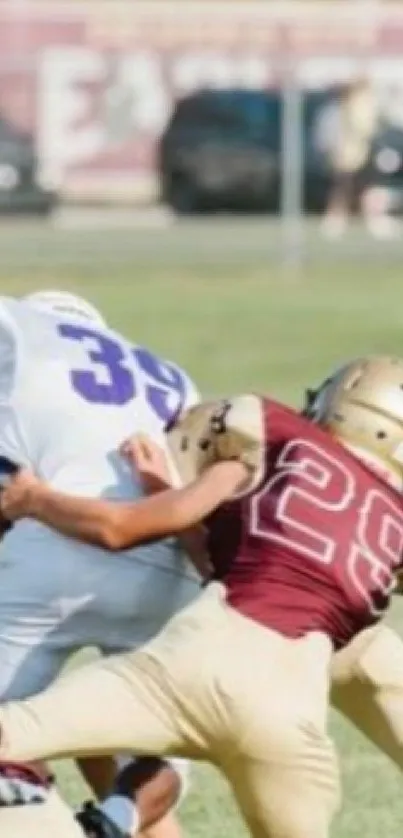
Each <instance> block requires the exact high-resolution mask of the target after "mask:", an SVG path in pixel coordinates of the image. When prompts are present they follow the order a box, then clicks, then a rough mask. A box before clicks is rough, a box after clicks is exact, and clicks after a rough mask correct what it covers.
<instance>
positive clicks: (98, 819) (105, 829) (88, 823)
mask: <svg viewBox="0 0 403 838" xmlns="http://www.w3.org/2000/svg"><path fill="white" fill-rule="evenodd" d="M76 821H77V822H78V823H79V824H80V826H81V827H82V829H83V830H84V834H85V835H87V836H88V838H130V836H129V835H128V834H127V833H126V832H122V831H121V830H120V829H119V828H118V827H117V826H115V824H114V823H113V822H112V821H111V820H110V819H109V818H108V817H107V815H105V814H104V813H103V812H101V810H100V809H98V806H96V805H95V804H94V803H85V804H84V807H83V809H81V811H80V812H78V813H77V814H76Z"/></svg>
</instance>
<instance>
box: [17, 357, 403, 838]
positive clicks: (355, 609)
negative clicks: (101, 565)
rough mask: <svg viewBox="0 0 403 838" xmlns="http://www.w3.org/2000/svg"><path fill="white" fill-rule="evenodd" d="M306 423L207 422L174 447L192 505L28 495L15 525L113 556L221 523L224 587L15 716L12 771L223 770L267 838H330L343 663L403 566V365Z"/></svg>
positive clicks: (149, 461)
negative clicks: (336, 684)
mask: <svg viewBox="0 0 403 838" xmlns="http://www.w3.org/2000/svg"><path fill="white" fill-rule="evenodd" d="M306 413H307V415H306V416H301V415H299V414H297V413H295V411H293V410H291V409H289V408H287V407H285V406H283V405H280V404H278V403H276V402H273V401H272V400H270V399H264V398H259V397H257V396H250V395H249V396H240V397H236V398H233V399H229V400H222V401H220V402H213V403H207V404H206V403H205V404H202V405H200V406H199V407H196V408H194V409H193V410H191V411H190V412H189V413H188V414H187V415H186V416H184V417H183V418H182V419H181V420H180V421H179V422H178V423H177V424H176V426H175V427H174V428H173V429H172V430H171V432H170V447H171V450H172V453H173V455H174V459H175V463H176V467H177V469H178V470H179V473H180V475H181V477H182V480H183V482H184V484H185V488H183V489H179V490H172V489H171V490H170V489H168V490H167V491H160V492H158V493H157V494H156V495H155V496H154V497H151V498H147V499H144V500H142V501H139V502H137V503H133V504H130V503H129V504H113V503H108V502H106V501H105V502H104V501H91V500H84V499H74V498H68V497H66V496H63V495H60V494H58V493H55V492H53V491H52V490H50V489H49V488H48V487H46V486H43V485H42V484H40V482H38V481H36V480H35V478H33V477H32V476H30V475H27V474H25V475H24V473H23V474H21V475H20V476H19V477H17V478H13V481H12V483H11V485H10V487H9V489H6V490H5V492H4V494H3V498H2V510H3V514H4V515H5V517H6V518H10V519H13V518H15V517H18V516H20V515H27V514H29V515H32V516H34V517H36V518H38V519H39V520H41V521H42V522H44V523H47V524H49V525H51V526H55V527H56V528H57V529H59V530H60V531H61V532H63V533H64V534H66V535H69V536H74V537H79V538H82V539H84V540H87V541H89V542H90V543H95V544H103V545H104V546H109V547H110V548H111V549H124V548H125V547H128V546H129V545H130V546H131V545H133V544H135V543H139V542H141V541H144V540H147V539H148V540H149V539H152V538H159V537H163V536H166V535H171V534H175V533H180V532H186V531H187V530H189V529H190V528H192V527H195V526H196V525H199V524H200V522H203V525H204V528H205V534H206V538H207V542H208V553H209V557H210V561H211V563H212V567H213V580H212V581H211V582H210V584H209V585H208V586H207V588H206V590H205V591H204V592H203V594H202V595H201V596H200V598H199V599H198V601H196V602H195V603H194V604H192V605H191V606H189V607H188V608H187V609H185V610H184V611H182V612H181V613H180V614H179V615H177V616H176V617H174V618H173V619H172V620H171V621H170V622H169V623H168V625H167V627H166V629H165V630H164V631H163V632H162V633H161V634H160V635H159V636H158V637H157V638H156V639H155V640H154V641H152V642H151V643H149V644H147V646H146V647H144V649H143V650H141V651H139V652H136V653H133V654H132V655H130V654H129V655H123V656H119V657H117V658H116V659H115V660H114V661H103V662H97V663H96V664H93V665H92V666H90V667H86V668H84V669H81V670H79V671H77V672H75V673H72V674H71V675H68V676H66V677H65V678H64V679H63V680H62V681H61V682H59V683H58V684H56V685H54V686H53V687H52V688H51V689H50V690H48V691H45V692H44V693H42V694H41V695H39V696H37V697H36V698H34V699H32V700H29V701H26V702H21V703H13V704H10V705H8V706H7V707H5V708H3V709H2V710H1V713H0V725H1V747H0V755H1V757H2V758H3V759H14V760H29V759H35V758H50V757H56V756H59V757H60V756H69V755H71V754H74V755H77V754H98V753H112V752H116V751H125V750H126V751H128V752H133V751H136V752H138V753H141V752H144V753H158V754H171V753H173V754H175V753H177V754H178V755H187V756H189V757H190V758H194V759H203V760H205V759H207V760H210V761H211V762H213V763H214V764H215V765H217V766H218V767H220V768H221V770H222V771H223V772H224V773H225V774H226V776H227V778H228V779H229V781H230V783H231V785H232V787H233V790H234V793H235V795H236V797H237V800H238V803H239V805H240V808H241V810H242V812H243V814H244V817H245V820H246V821H247V823H248V825H249V828H250V830H251V833H252V835H253V836H255V838H269V837H270V838H273V836H275V838H280V836H281V838H322V836H323V837H324V836H326V835H327V833H328V828H329V824H330V821H331V818H332V815H333V812H334V810H335V807H336V805H337V800H338V776H337V765H336V761H335V757H334V752H333V747H332V743H331V742H330V741H329V739H328V736H327V710H328V704H329V691H330V680H331V664H332V658H333V652H334V651H336V650H341V649H343V648H344V647H346V646H348V644H349V643H350V641H352V640H353V639H354V638H356V637H360V639H361V637H364V638H366V637H367V638H368V645H369V643H370V642H371V632H369V634H368V635H365V634H364V635H361V632H363V630H365V629H368V627H370V626H373V625H375V624H376V623H377V621H378V620H379V619H380V618H381V616H382V615H383V613H384V611H385V609H386V608H387V605H388V602H389V598H390V595H391V593H392V591H393V589H394V586H395V577H396V573H397V572H398V570H399V568H400V567H401V564H402V555H403V554H402V549H403V506H402V502H401V491H402V484H403V362H402V361H400V360H398V359H394V358H370V359H360V360H358V361H356V362H353V363H351V364H349V365H347V366H346V367H344V368H343V369H342V370H340V371H338V372H337V373H335V374H334V375H333V376H331V377H330V378H329V379H327V380H326V382H325V383H324V385H323V386H322V387H321V388H320V389H319V391H318V392H317V393H316V394H315V397H314V398H313V399H312V400H311V404H310V405H309V409H308V410H307V411H306ZM130 451H131V456H132V458H133V460H134V463H135V465H136V467H137V469H138V470H139V471H141V473H142V474H143V478H144V480H145V481H146V482H148V484H150V483H151V484H152V486H151V488H153V489H161V488H162V487H163V484H164V482H166V478H167V474H168V472H169V469H168V465H167V464H166V462H165V459H164V457H163V455H162V453H161V452H160V451H159V450H158V449H155V447H154V446H153V444H152V443H150V442H148V440H144V439H143V440H141V439H140V440H137V441H136V440H135V441H134V443H133V446H132V448H131V449H130ZM129 453H130V452H129ZM365 643H366V641H365ZM361 651H363V650H362V649H361ZM343 654H344V653H343ZM111 709H112V710H113V712H111Z"/></svg>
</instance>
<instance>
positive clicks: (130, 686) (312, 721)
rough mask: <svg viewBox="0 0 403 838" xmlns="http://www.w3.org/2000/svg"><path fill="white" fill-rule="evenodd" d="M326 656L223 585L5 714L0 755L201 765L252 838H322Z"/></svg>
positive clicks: (326, 804)
mask: <svg viewBox="0 0 403 838" xmlns="http://www.w3.org/2000/svg"><path fill="white" fill-rule="evenodd" d="M331 654H332V651H331V647H330V643H329V641H328V639H327V638H326V637H325V636H324V635H322V634H318V633H316V634H311V635H309V636H307V637H305V638H302V639H300V640H290V639H287V638H285V637H284V636H282V635H280V634H278V633H276V632H274V631H271V630H268V629H265V628H263V627H262V626H260V625H259V624H257V623H255V622H253V621H251V620H248V619H246V618H245V617H243V616H241V615H240V614H239V613H238V612H236V611H235V610H233V609H232V608H230V607H229V606H228V605H227V604H226V602H225V595H224V589H223V588H222V586H221V585H219V584H212V585H210V586H208V588H206V590H205V591H204V592H203V593H202V595H201V596H200V597H199V599H198V600H197V601H196V602H195V603H193V604H192V605H190V606H189V607H188V608H186V609H185V610H184V611H182V612H181V613H180V614H178V615H176V616H175V617H174V618H173V619H172V620H171V621H170V622H169V623H168V626H167V627H166V629H164V630H163V631H162V632H161V633H160V635H158V637H157V638H156V639H155V640H153V641H152V642H151V643H149V644H147V646H146V647H144V648H143V649H142V650H141V651H137V652H135V653H133V654H126V655H120V656H117V657H115V658H114V659H106V660H103V661H100V662H99V661H98V662H96V663H95V664H92V665H91V666H89V667H85V668H82V669H80V670H76V671H75V672H73V673H70V674H67V675H65V676H64V677H62V678H61V679H60V680H59V681H58V682H56V683H55V684H54V685H52V686H51V687H50V688H49V689H48V690H46V691H45V692H43V693H41V694H40V695H39V696H37V697H35V698H33V699H31V700H28V701H24V702H21V703H18V702H17V703H11V704H9V705H6V706H5V707H4V708H3V709H2V710H1V712H0V725H1V730H2V738H1V748H0V757H1V758H3V759H12V760H31V759H34V758H47V759H48V758H54V757H68V756H72V755H74V756H77V755H78V756H83V755H91V754H107V753H120V752H125V751H126V752H129V753H136V754H141V753H151V754H158V755H168V754H175V755H177V756H185V757H189V758H191V759H201V760H208V761H210V762H212V763H213V764H215V765H216V766H217V767H218V768H220V769H221V770H222V771H223V772H224V774H225V775H226V776H227V778H228V780H229V782H230V783H231V785H232V788H233V791H234V794H235V796H236V798H237V800H238V803H239V806H240V809H241V811H242V813H243V815H244V817H245V820H246V822H247V824H248V825H249V829H250V831H251V834H252V835H253V836H254V838H326V836H327V834H328V827H329V824H330V821H331V819H332V815H333V813H334V812H335V809H336V808H337V805H338V772H337V764H336V760H335V756H334V751H333V747H332V744H331V742H330V741H329V739H328V738H327V736H326V719H327V710H328V700H329V695H328V693H329V667H330V660H331Z"/></svg>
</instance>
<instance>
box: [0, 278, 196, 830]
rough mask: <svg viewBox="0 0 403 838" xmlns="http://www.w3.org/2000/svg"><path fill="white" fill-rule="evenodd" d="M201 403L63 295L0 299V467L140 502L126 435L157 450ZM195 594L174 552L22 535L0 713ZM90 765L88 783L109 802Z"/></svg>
mask: <svg viewBox="0 0 403 838" xmlns="http://www.w3.org/2000/svg"><path fill="white" fill-rule="evenodd" d="M197 400H198V394H197V391H196V390H195V388H194V386H193V384H192V382H191V381H190V379H189V378H188V376H187V375H186V374H185V373H184V372H183V371H182V370H180V369H179V368H178V367H177V366H175V365H174V364H171V363H168V362H165V361H161V360H160V359H159V358H158V357H156V356H155V355H154V354H153V353H151V352H150V351H149V350H147V349H145V348H144V347H140V346H132V345H131V344H130V343H129V342H128V341H127V340H126V339H125V338H123V337H122V336H121V335H120V334H118V333H116V332H114V331H113V330H111V329H109V328H108V327H107V325H106V323H105V321H104V319H103V317H102V315H101V314H99V312H98V311H97V310H96V309H94V307H93V306H92V305H91V304H89V303H87V302H86V301H84V300H81V299H80V298H77V297H75V296H73V295H71V294H64V293H61V292H39V293H36V294H33V295H31V296H29V297H27V298H25V299H23V300H16V299H12V298H5V297H3V298H0V455H3V456H6V457H8V458H10V460H12V461H13V462H15V463H18V464H21V465H26V466H29V467H30V468H32V469H34V470H35V472H36V473H37V474H38V475H40V476H41V477H43V478H44V479H46V480H47V481H48V482H49V483H51V484H52V485H53V486H54V487H55V488H58V489H63V490H64V491H66V492H67V493H73V494H80V495H82V496H83V497H106V498H114V499H122V500H123V499H128V498H132V497H133V495H134V496H136V495H141V494H142V489H141V485H140V483H136V481H134V483H133V477H132V474H131V472H130V470H129V469H128V467H127V465H126V464H125V462H124V460H123V459H122V458H120V456H119V455H117V454H116V453H115V452H116V451H117V450H118V449H119V446H120V444H121V443H122V442H123V441H124V440H125V439H126V438H127V437H128V436H129V435H130V434H131V433H133V428H136V430H138V431H142V430H144V431H146V432H147V433H148V434H151V435H152V436H154V438H155V439H157V440H158V439H159V440H162V439H163V431H164V429H165V427H166V426H167V424H168V423H169V422H170V421H171V420H172V419H173V417H174V416H175V415H176V414H177V413H179V412H180V411H182V409H183V408H186V407H189V406H190V405H192V404H193V403H195V402H196V401H197ZM198 587H199V580H198V579H197V576H196V574H195V572H194V570H193V569H192V568H191V566H190V564H189V562H188V560H187V558H186V557H185V554H184V553H183V552H182V551H181V549H180V548H179V547H178V544H177V542H175V541H172V540H170V541H165V542H164V543H162V544H161V543H159V544H155V545H150V546H147V547H144V548H141V549H136V550H130V551H127V552H126V553H124V554H119V555H111V554H108V553H107V552H103V551H102V550H99V549H93V548H91V547H88V546H86V545H84V544H78V543H76V542H73V541H70V540H69V539H65V538H63V537H62V536H60V535H58V534H57V533H55V532H52V531H51V530H50V529H48V528H46V527H44V526H42V525H40V524H37V523H35V522H34V521H31V520H27V519H26V520H23V521H21V522H19V523H18V525H17V526H16V527H14V528H13V529H11V530H10V532H9V533H8V534H7V535H6V537H5V538H4V539H3V541H2V543H1V546H0V699H1V701H7V700H9V699H18V698H23V697H27V696H30V695H32V694H33V693H37V692H39V691H40V690H42V689H43V688H44V687H46V686H47V685H48V684H50V683H51V682H52V681H53V680H54V679H55V678H56V677H57V675H58V674H59V672H60V670H61V668H62V666H63V665H64V664H65V662H66V660H67V659H68V657H69V656H70V655H71V654H72V653H73V652H75V651H76V650H78V649H81V648H83V647H88V646H96V647H97V648H98V649H99V650H100V651H101V653H102V654H111V653H114V652H116V651H118V650H119V651H121V650H126V649H131V648H133V647H137V646H140V645H142V644H143V643H144V642H145V641H147V640H148V639H149V638H151V637H152V636H153V635H155V634H156V633H157V632H158V630H159V629H160V628H161V626H162V625H163V624H164V623H165V622H166V621H167V619H168V618H169V617H170V616H171V615H172V613H173V612H174V611H176V610H177V609H179V608H181V607H182V606H183V605H184V604H185V603H186V602H188V601H189V600H190V599H191V598H192V597H193V596H194V595H195V594H196V593H197V591H198ZM90 765H91V763H88V764H87V771H86V776H87V778H88V779H89V780H92V781H93V785H94V786H95V790H96V791H97V792H98V793H102V792H103V791H106V787H105V788H102V784H103V782H104V781H103V779H102V777H100V776H99V772H98V771H97V772H96V773H95V775H94V776H93V774H92V773H90ZM98 768H99V764H98ZM165 769H166V770H170V769H169V768H168V767H167V766H165ZM161 770H162V774H163V773H164V769H161ZM179 770H180V769H179ZM105 782H106V781H105ZM155 782H158V777H157V780H156V781H155ZM164 793H165V792H161V794H162V795H163V796H164ZM156 795H157V798H158V792H157V791H156ZM168 797H169V795H168ZM168 797H167V800H168ZM150 799H152V794H151V797H150V785H149V784H147V794H146V795H144V796H143V798H141V795H140V792H139V810H140V812H139V820H140V827H141V826H142V825H143V824H144V823H146V825H147V823H150V822H152V821H153V820H155V819H156V817H158V816H159V814H160V812H159V807H160V806H161V805H162V804H161V801H160V802H159V803H158V801H157V803H156V804H152V803H151V804H150V806H151V808H149V811H148V813H147V812H145V811H143V808H144V810H145V809H146V808H147V806H148V802H149V801H150ZM143 801H144V802H143ZM153 805H155V809H153ZM168 806H169V804H168ZM157 811H158V816H157V815H156V813H157ZM140 827H139V828H140ZM154 834H155V835H156V832H155V833H154ZM175 834H177V833H176V831H175V829H174V826H173V824H172V822H169V820H167V821H166V824H165V827H164V828H163V826H162V824H161V827H160V831H159V835H160V836H161V838H171V836H173V835H175Z"/></svg>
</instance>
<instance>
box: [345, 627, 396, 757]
mask: <svg viewBox="0 0 403 838" xmlns="http://www.w3.org/2000/svg"><path fill="white" fill-rule="evenodd" d="M331 699H332V704H333V706H334V707H336V708H337V710H339V711H340V712H341V713H343V715H344V716H346V718H347V719H349V720H350V721H351V722H353V724H354V725H355V726H356V727H357V728H358V729H359V730H361V732H362V733H364V734H365V735H366V736H367V738H368V739H370V741H371V742H373V743H374V745H376V746H377V747H378V748H380V750H381V751H383V752H384V753H385V754H386V755H387V756H389V757H390V758H391V759H392V760H393V762H395V763H396V765H397V766H398V767H399V768H400V769H401V770H402V771H403V641H402V640H401V638H400V637H399V635H398V634H396V632H394V631H393V630H392V629H391V628H389V627H388V626H385V625H382V624H381V623H380V624H379V625H377V626H375V627H374V628H371V629H368V630H367V631H363V632H361V634H359V635H358V636H357V637H356V638H355V639H354V640H353V641H352V642H351V643H350V644H349V645H348V646H347V647H346V648H345V649H343V651H341V652H338V653H337V654H336V655H335V656H334V658H333V666H332V693H331Z"/></svg>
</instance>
